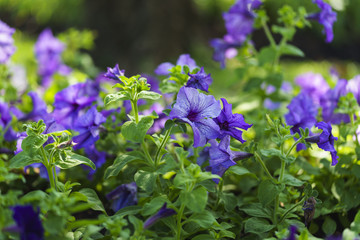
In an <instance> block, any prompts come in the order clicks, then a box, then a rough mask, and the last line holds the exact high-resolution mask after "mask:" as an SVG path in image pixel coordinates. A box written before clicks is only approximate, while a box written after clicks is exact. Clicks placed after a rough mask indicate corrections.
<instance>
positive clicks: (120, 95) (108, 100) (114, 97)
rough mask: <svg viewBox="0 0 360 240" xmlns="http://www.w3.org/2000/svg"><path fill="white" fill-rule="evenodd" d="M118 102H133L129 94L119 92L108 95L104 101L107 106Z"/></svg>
mask: <svg viewBox="0 0 360 240" xmlns="http://www.w3.org/2000/svg"><path fill="white" fill-rule="evenodd" d="M118 100H131V97H130V95H129V94H128V93H127V92H117V93H113V94H108V95H106V97H105V99H104V103H105V106H106V105H108V104H109V103H111V102H114V101H118Z"/></svg>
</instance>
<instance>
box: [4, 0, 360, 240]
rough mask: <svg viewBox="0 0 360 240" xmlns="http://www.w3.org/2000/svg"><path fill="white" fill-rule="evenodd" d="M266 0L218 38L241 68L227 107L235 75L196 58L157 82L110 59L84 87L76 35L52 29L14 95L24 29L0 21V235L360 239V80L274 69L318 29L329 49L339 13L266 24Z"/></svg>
mask: <svg viewBox="0 0 360 240" xmlns="http://www.w3.org/2000/svg"><path fill="white" fill-rule="evenodd" d="M263 5H264V3H263V2H262V1H260V0H237V1H236V2H235V3H234V4H233V5H232V6H231V7H230V9H229V10H228V11H227V12H225V13H224V14H223V19H224V23H225V26H224V28H225V29H226V31H227V32H226V34H225V35H224V36H223V38H216V39H213V40H209V45H210V46H212V47H213V53H214V55H213V60H215V61H217V62H219V63H220V67H221V68H223V70H222V71H225V72H232V73H236V74H238V75H237V78H238V80H237V81H238V83H239V84H238V85H236V86H237V87H236V88H235V85H234V89H233V91H232V92H233V93H234V96H222V97H220V98H219V99H217V98H216V97H215V96H216V93H217V89H213V88H212V84H213V83H214V82H217V81H225V80H224V79H217V78H216V77H214V76H213V75H211V73H209V72H208V68H207V67H206V66H198V64H197V63H196V61H195V60H194V59H193V58H192V57H191V55H190V54H182V55H181V56H180V57H179V59H178V60H177V62H176V64H173V63H170V62H164V63H161V64H160V65H159V66H158V67H157V68H156V69H155V70H154V74H155V75H150V74H139V75H134V76H130V75H128V74H126V73H125V70H120V68H119V64H115V66H114V67H113V68H111V67H109V68H108V69H107V71H106V72H101V73H98V75H97V77H94V78H90V77H89V76H90V75H91V74H92V73H93V72H94V71H95V72H96V68H95V67H94V66H90V68H91V70H86V68H84V69H82V68H76V64H74V61H69V59H68V60H67V61H66V59H65V57H64V55H65V52H66V51H67V50H66V49H67V47H68V44H69V42H66V41H70V40H71V37H70V35H71V34H74V32H72V31H70V32H68V33H64V35H61V36H62V38H61V39H62V40H63V41H61V39H58V38H57V37H55V36H54V35H53V34H52V32H51V30H50V29H45V30H44V31H43V32H42V33H41V34H40V36H39V38H38V40H37V41H36V43H35V44H33V47H34V49H33V51H34V53H35V59H36V60H35V59H34V60H35V61H36V63H37V69H33V68H31V67H29V66H28V65H26V64H25V65H23V66H21V67H22V68H25V69H28V71H30V72H31V71H32V74H33V75H31V76H36V77H35V78H36V80H35V81H30V80H29V81H27V79H25V82H28V83H29V84H25V85H24V88H23V90H21V88H19V89H18V88H17V87H16V86H15V83H14V81H15V80H14V79H15V78H14V76H15V75H16V72H13V70H11V69H12V68H11V66H12V65H13V64H15V62H13V61H12V55H13V54H14V52H15V51H16V47H15V45H14V40H13V34H14V31H15V30H14V29H13V28H11V27H9V26H8V25H7V24H6V23H4V22H0V36H1V37H0V63H1V66H0V68H1V74H0V77H1V84H0V92H1V96H0V130H1V131H0V172H1V175H0V194H1V195H0V205H1V207H0V229H2V231H1V233H0V239H33V240H35V239H196V240H200V239H269V240H270V239H319V238H323V239H324V238H327V239H334V238H336V239H346V240H347V239H360V236H359V234H360V227H359V226H360V211H359V210H358V209H359V206H360V201H359V199H360V192H359V189H360V184H359V181H358V180H359V171H360V167H359V161H358V157H359V154H360V142H359V137H358V135H359V131H358V124H359V116H358V115H359V89H360V82H359V79H360V78H359V76H354V77H353V78H352V79H350V80H349V81H348V80H346V79H342V78H341V77H340V76H339V75H338V74H333V75H332V77H330V75H329V76H323V75H321V74H319V73H314V72H307V73H306V72H304V73H302V74H300V75H299V76H297V77H296V78H295V80H294V81H289V79H286V77H285V74H284V72H286V68H285V67H284V66H283V63H282V61H280V60H281V59H282V57H283V56H292V57H297V58H301V57H304V53H303V52H302V50H301V49H299V48H298V47H296V46H294V45H292V44H291V43H290V42H292V39H293V37H294V34H295V33H296V31H297V30H298V29H302V28H305V27H310V26H311V24H318V23H320V24H321V25H323V27H324V34H325V38H326V39H325V41H326V42H331V41H332V40H333V37H334V33H333V28H332V26H333V24H334V22H335V21H336V17H337V14H336V12H335V11H334V10H333V9H332V8H331V6H330V4H328V3H327V2H325V1H324V0H313V5H314V6H313V9H319V8H320V10H318V12H314V13H313V12H310V13H308V12H307V9H306V8H305V7H299V8H298V9H296V10H295V9H293V8H292V7H290V6H289V5H284V6H281V8H280V9H278V15H277V21H276V24H273V25H272V26H271V27H269V23H270V21H269V16H268V15H267V13H266V11H265V8H264V7H263ZM312 20H313V21H314V22H312ZM316 22H318V23H316ZM73 31H76V30H73ZM254 31H263V32H264V34H265V36H266V37H267V40H268V45H266V46H263V47H261V48H259V47H257V46H256V45H255V44H254V42H253V41H252V33H253V32H254ZM67 34H68V35H67ZM76 34H77V35H79V36H82V34H87V33H86V32H81V31H77V32H76ZM335 34H336V33H335ZM274 36H276V37H274ZM15 43H16V41H15ZM100 47H101V46H100ZM80 48H81V47H74V48H73V49H72V50H71V52H68V53H67V54H70V55H71V56H76V55H77V54H79V49H80ZM120 66H121V64H120ZM90 72H91V73H90ZM241 96H243V97H242V98H240V97H241ZM239 99H241V100H239ZM220 100H221V101H220ZM239 101H243V102H244V103H248V105H251V102H253V103H254V104H255V106H253V107H251V108H248V109H246V108H242V107H241V105H240V104H239ZM254 104H253V105H254ZM233 106H235V107H233Z"/></svg>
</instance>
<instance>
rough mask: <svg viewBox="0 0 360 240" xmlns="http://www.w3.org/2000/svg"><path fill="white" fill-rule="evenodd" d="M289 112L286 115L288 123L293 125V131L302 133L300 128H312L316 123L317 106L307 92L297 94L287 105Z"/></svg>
mask: <svg viewBox="0 0 360 240" xmlns="http://www.w3.org/2000/svg"><path fill="white" fill-rule="evenodd" d="M287 108H288V109H289V113H288V114H286V115H285V120H286V124H287V125H291V126H292V128H291V133H300V128H303V129H305V128H309V129H310V128H311V127H312V126H314V124H315V123H316V115H317V107H316V106H315V105H314V103H313V101H312V99H311V98H310V96H309V95H307V94H306V93H303V92H302V93H300V94H299V95H297V96H296V97H295V98H293V100H292V101H291V103H290V104H289V105H288V106H287Z"/></svg>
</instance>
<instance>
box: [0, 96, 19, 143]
mask: <svg viewBox="0 0 360 240" xmlns="http://www.w3.org/2000/svg"><path fill="white" fill-rule="evenodd" d="M13 115H14V116H15V117H17V118H21V117H22V115H23V114H22V113H21V112H20V111H19V110H18V109H17V108H15V107H9V105H8V104H7V103H2V102H0V128H2V131H5V129H7V130H6V132H5V133H4V135H3V136H4V139H5V140H6V141H14V140H16V139H17V133H16V132H15V131H14V129H13V128H12V127H11V122H12V119H13Z"/></svg>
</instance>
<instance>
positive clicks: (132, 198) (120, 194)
mask: <svg viewBox="0 0 360 240" xmlns="http://www.w3.org/2000/svg"><path fill="white" fill-rule="evenodd" d="M106 198H107V199H108V200H110V201H112V203H111V209H112V210H114V212H117V211H119V210H120V209H122V208H124V207H127V206H132V205H136V204H137V202H138V200H137V186H136V183H135V182H133V183H129V184H122V185H120V186H118V187H117V188H115V189H114V190H113V191H111V192H110V193H108V194H107V195H106Z"/></svg>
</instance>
